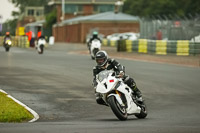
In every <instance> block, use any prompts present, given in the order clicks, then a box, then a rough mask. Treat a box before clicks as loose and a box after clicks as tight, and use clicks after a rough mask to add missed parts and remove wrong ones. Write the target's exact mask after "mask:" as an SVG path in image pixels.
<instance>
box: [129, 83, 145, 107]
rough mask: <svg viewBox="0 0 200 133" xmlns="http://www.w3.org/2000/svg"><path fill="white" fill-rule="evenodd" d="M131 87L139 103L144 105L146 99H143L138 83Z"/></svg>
mask: <svg viewBox="0 0 200 133" xmlns="http://www.w3.org/2000/svg"><path fill="white" fill-rule="evenodd" d="M131 89H132V90H133V95H134V96H135V98H136V101H137V103H139V104H140V105H143V104H144V101H143V98H142V93H141V91H140V90H139V89H138V88H137V86H136V85H134V86H131Z"/></svg>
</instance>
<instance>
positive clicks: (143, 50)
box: [138, 39, 147, 53]
mask: <svg viewBox="0 0 200 133" xmlns="http://www.w3.org/2000/svg"><path fill="white" fill-rule="evenodd" d="M138 52H139V53H147V40H146V39H139V46H138Z"/></svg>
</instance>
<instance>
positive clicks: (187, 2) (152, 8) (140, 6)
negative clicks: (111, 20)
mask: <svg viewBox="0 0 200 133" xmlns="http://www.w3.org/2000/svg"><path fill="white" fill-rule="evenodd" d="M199 5H200V1H197V0H126V1H125V3H124V7H123V11H124V12H125V13H129V14H132V15H136V16H140V17H147V16H154V17H156V16H164V15H166V16H169V15H171V16H179V17H183V16H186V15H188V14H195V13H200V8H199Z"/></svg>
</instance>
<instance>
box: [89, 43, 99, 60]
mask: <svg viewBox="0 0 200 133" xmlns="http://www.w3.org/2000/svg"><path fill="white" fill-rule="evenodd" d="M89 50H90V55H91V58H92V59H93V60H94V59H95V56H96V53H97V52H98V51H99V50H101V42H100V41H99V40H98V39H94V40H92V42H91V44H90V49H89Z"/></svg>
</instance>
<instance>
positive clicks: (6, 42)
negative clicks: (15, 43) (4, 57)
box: [4, 38, 12, 52]
mask: <svg viewBox="0 0 200 133" xmlns="http://www.w3.org/2000/svg"><path fill="white" fill-rule="evenodd" d="M11 46H12V41H11V39H10V38H8V39H6V40H5V43H4V48H5V50H6V52H8V51H9V50H10V47H11Z"/></svg>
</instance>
